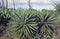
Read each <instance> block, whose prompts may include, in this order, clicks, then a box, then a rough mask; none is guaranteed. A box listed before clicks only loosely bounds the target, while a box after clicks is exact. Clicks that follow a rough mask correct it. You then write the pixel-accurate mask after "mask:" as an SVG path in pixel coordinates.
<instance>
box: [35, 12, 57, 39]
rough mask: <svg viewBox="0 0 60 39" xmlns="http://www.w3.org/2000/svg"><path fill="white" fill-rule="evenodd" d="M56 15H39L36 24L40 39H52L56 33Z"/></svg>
mask: <svg viewBox="0 0 60 39" xmlns="http://www.w3.org/2000/svg"><path fill="white" fill-rule="evenodd" d="M56 19H57V17H56V13H39V14H37V18H36V22H37V23H38V24H37V27H38V28H37V31H38V34H39V36H40V37H39V39H51V37H52V36H53V33H55V26H56V25H55V24H57V23H58V22H57V20H56Z"/></svg>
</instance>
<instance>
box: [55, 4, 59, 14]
mask: <svg viewBox="0 0 60 39" xmlns="http://www.w3.org/2000/svg"><path fill="white" fill-rule="evenodd" d="M55 9H56V12H57V13H60V3H55Z"/></svg>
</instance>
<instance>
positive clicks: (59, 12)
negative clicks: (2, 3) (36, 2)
mask: <svg viewBox="0 0 60 39" xmlns="http://www.w3.org/2000/svg"><path fill="white" fill-rule="evenodd" d="M58 24H60V3H56V4H55V10H47V9H42V10H41V11H40V10H36V9H33V8H32V7H31V5H30V0H29V8H28V9H22V8H19V9H15V7H14V8H7V6H6V7H0V37H1V36H3V37H5V38H6V39H51V38H52V39H53V38H54V36H55V38H54V39H60V35H59V32H57V29H56V27H57V25H58Z"/></svg>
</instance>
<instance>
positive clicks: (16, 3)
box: [4, 0, 60, 8]
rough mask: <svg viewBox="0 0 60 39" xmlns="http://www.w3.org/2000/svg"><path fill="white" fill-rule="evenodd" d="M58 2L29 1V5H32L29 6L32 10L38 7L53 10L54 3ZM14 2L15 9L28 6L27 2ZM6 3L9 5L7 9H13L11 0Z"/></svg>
mask: <svg viewBox="0 0 60 39" xmlns="http://www.w3.org/2000/svg"><path fill="white" fill-rule="evenodd" d="M4 1H5V0H4ZM59 1H60V0H31V3H33V4H31V5H32V6H33V8H34V7H36V8H37V7H39V5H40V8H53V7H52V5H53V4H54V3H55V2H59ZM14 2H15V5H16V7H19V6H20V5H22V7H23V6H24V7H27V4H28V0H14ZM8 3H9V7H13V0H8ZM34 4H35V5H36V6H35V5H34ZM41 5H42V6H41Z"/></svg>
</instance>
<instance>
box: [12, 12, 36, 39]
mask: <svg viewBox="0 0 60 39" xmlns="http://www.w3.org/2000/svg"><path fill="white" fill-rule="evenodd" d="M14 16H15V17H13V20H14V21H15V22H16V24H15V25H16V26H14V27H15V28H16V30H15V31H16V32H17V33H19V34H20V39H31V38H32V37H33V35H34V34H35V33H36V24H37V23H36V22H35V19H36V16H35V15H34V13H29V12H28V11H27V12H26V11H23V12H22V13H15V14H14ZM13 25H14V24H13Z"/></svg>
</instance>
